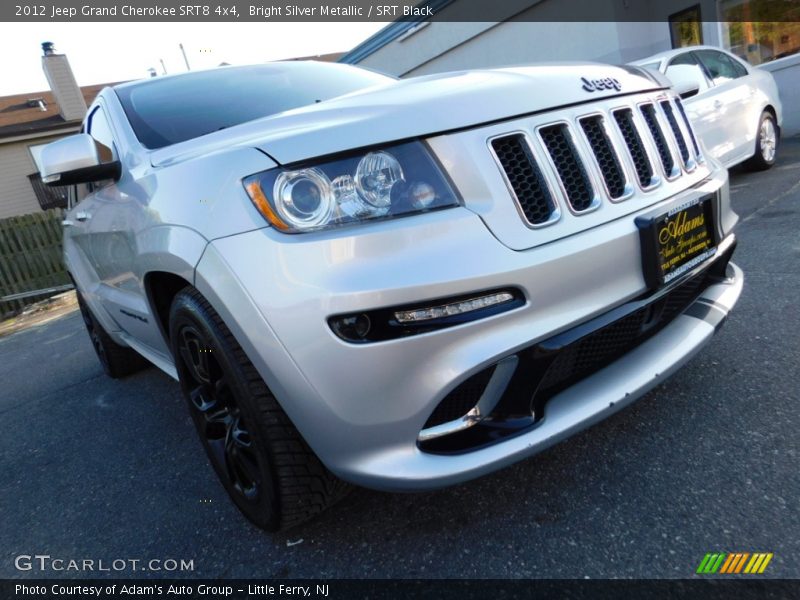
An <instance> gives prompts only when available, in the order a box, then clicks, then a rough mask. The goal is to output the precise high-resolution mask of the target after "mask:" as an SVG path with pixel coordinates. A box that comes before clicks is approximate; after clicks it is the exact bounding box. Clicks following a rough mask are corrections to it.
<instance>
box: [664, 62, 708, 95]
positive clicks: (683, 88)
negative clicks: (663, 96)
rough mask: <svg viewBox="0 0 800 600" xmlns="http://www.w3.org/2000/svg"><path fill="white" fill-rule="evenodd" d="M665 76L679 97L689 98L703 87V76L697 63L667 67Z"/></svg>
mask: <svg viewBox="0 0 800 600" xmlns="http://www.w3.org/2000/svg"><path fill="white" fill-rule="evenodd" d="M666 76H667V78H668V79H669V80H670V81H671V82H672V89H674V90H675V92H676V93H677V94H678V95H679V96H680V97H681V98H691V97H692V96H694V95H696V94H697V93H698V92H699V91H700V90H701V89H702V88H703V87H705V86H704V84H705V78H704V77H705V76H704V75H703V73H702V71H701V70H700V67H698V66H697V65H674V66H671V67H668V68H667V72H666Z"/></svg>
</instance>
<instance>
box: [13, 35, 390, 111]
mask: <svg viewBox="0 0 800 600" xmlns="http://www.w3.org/2000/svg"><path fill="white" fill-rule="evenodd" d="M387 24H388V23H276V22H267V23H15V24H13V25H12V24H10V23H0V57H2V59H0V60H1V62H0V96H8V95H11V94H23V93H26V92H38V91H45V90H47V89H48V84H47V80H46V79H45V77H44V73H43V72H42V63H41V56H42V49H41V43H42V42H53V43H54V44H55V47H56V51H57V52H58V53H59V54H66V55H67V57H68V58H69V62H70V65H71V66H72V72H73V73H74V74H75V79H77V81H78V85H91V84H96V83H114V82H118V81H127V80H130V79H139V78H142V77H148V76H149V73H148V69H149V68H154V69H156V70H157V71H158V73H159V74H160V73H162V67H161V59H163V61H164V64H165V66H166V69H167V72H168V73H182V72H184V71H186V65H185V63H184V60H183V56H182V54H181V51H180V48H179V46H178V44H181V43H182V44H183V47H184V49H185V50H186V55H187V58H188V60H189V65H190V66H191V68H192V70H196V69H202V68H210V67H214V66H216V65H218V64H219V63H221V62H227V63H230V64H232V65H239V64H250V63H257V62H264V61H268V60H278V59H282V58H295V57H298V56H309V55H316V54H327V53H329V52H343V51H347V50H349V49H351V48H352V47H354V46H356V45H357V44H359V43H360V42H362V41H363V40H365V39H366V38H368V37H369V36H371V35H372V34H374V33H375V32H377V31H378V30H380V29H382V28H383V27H385V26H386V25H387Z"/></svg>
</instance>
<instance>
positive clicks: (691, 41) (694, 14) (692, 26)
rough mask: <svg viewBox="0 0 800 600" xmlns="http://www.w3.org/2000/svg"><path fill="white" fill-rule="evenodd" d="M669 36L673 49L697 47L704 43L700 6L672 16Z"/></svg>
mask: <svg viewBox="0 0 800 600" xmlns="http://www.w3.org/2000/svg"><path fill="white" fill-rule="evenodd" d="M669 36H670V39H671V40H672V47H673V48H683V47H685V46H697V45H698V44H702V43H703V28H702V24H701V20H700V5H699V4H695V5H694V6H692V7H689V8H687V9H685V10H682V11H680V12H676V13H675V14H674V15H670V17H669Z"/></svg>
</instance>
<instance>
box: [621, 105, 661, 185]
mask: <svg viewBox="0 0 800 600" xmlns="http://www.w3.org/2000/svg"><path fill="white" fill-rule="evenodd" d="M614 119H615V120H616V121H617V125H618V126H619V130H620V132H621V133H622V138H623V139H624V140H625V145H626V146H627V147H628V152H630V155H631V159H632V160H633V166H634V168H635V169H636V176H637V178H638V179H639V185H641V186H642V187H643V188H647V187H650V186H651V185H653V165H651V164H650V159H649V158H648V157H647V151H646V150H645V149H644V143H643V142H642V137H641V136H640V135H639V131H638V130H637V129H636V125H634V123H633V111H632V110H631V109H630V108H623V109H622V110H618V111H616V112H615V113H614Z"/></svg>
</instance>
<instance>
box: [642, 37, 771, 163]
mask: <svg viewBox="0 0 800 600" xmlns="http://www.w3.org/2000/svg"><path fill="white" fill-rule="evenodd" d="M632 64H634V65H639V66H642V67H647V68H650V69H653V70H657V71H660V72H661V73H664V74H665V75H666V76H667V77H668V78H669V79H670V80H671V81H672V83H673V85H674V86H675V90H676V91H677V92H678V93H679V94H680V95H681V98H683V104H684V106H685V107H686V112H687V113H688V115H689V118H690V119H691V120H692V122H693V124H694V126H695V129H696V130H697V132H698V133H699V134H700V136H701V137H702V139H703V142H704V143H705V145H706V148H707V149H708V151H709V152H710V153H711V154H712V155H713V156H714V157H715V158H717V159H718V160H719V161H720V162H722V163H723V164H724V165H725V166H726V167H732V166H734V165H737V164H739V163H742V162H745V161H747V163H746V164H747V166H748V167H750V168H752V169H755V170H764V169H769V168H770V167H771V166H772V165H773V164H774V163H775V152H776V150H777V147H778V140H779V139H780V125H781V122H782V118H783V110H782V107H781V101H780V98H779V96H778V88H777V86H776V85H775V80H774V79H773V77H772V74H771V73H769V72H767V71H764V70H762V69H758V68H755V67H753V66H752V65H750V64H748V63H747V62H745V61H743V60H742V59H740V58H739V57H737V56H734V55H733V54H731V53H730V52H725V51H723V50H720V49H719V48H715V47H712V46H691V47H686V48H678V49H676V50H669V51H667V52H662V53H660V54H655V55H653V56H651V57H649V58H645V59H642V60H638V61H634V62H633V63H632Z"/></svg>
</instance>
